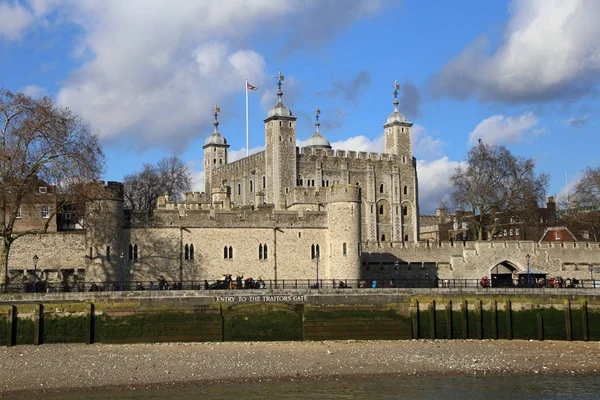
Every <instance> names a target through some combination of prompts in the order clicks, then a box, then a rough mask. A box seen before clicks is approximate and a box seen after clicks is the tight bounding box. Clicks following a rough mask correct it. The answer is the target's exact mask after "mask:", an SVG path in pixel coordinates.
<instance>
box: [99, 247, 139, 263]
mask: <svg viewBox="0 0 600 400" xmlns="http://www.w3.org/2000/svg"><path fill="white" fill-rule="evenodd" d="M91 256H92V248H91V247H90V257H91ZM129 261H133V245H129Z"/></svg>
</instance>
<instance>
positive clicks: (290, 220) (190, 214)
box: [134, 205, 327, 229]
mask: <svg viewBox="0 0 600 400" xmlns="http://www.w3.org/2000/svg"><path fill="white" fill-rule="evenodd" d="M326 217H327V213H326V212H325V211H276V210H274V207H272V206H271V207H269V206H268V205H267V206H259V207H255V206H240V207H233V208H231V209H218V208H211V209H204V208H203V209H192V210H189V209H181V208H180V209H175V210H174V209H161V210H157V211H156V212H155V213H154V216H153V218H152V219H151V220H150V221H143V222H142V223H143V226H144V227H147V226H151V227H153V228H164V227H178V226H181V227H187V228H218V227H221V228H224V227H235V228H265V227H266V228H268V227H273V226H278V227H298V228H300V227H314V228H319V229H320V228H325V227H326V224H325V221H326ZM134 225H135V223H134ZM134 227H135V226H134Z"/></svg>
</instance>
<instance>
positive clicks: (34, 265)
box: [33, 254, 39, 293]
mask: <svg viewBox="0 0 600 400" xmlns="http://www.w3.org/2000/svg"><path fill="white" fill-rule="evenodd" d="M38 260H39V258H38V256H37V254H36V255H34V256H33V293H35V292H36V287H35V286H36V280H37V263H38Z"/></svg>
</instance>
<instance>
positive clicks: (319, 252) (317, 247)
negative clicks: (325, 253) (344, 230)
mask: <svg viewBox="0 0 600 400" xmlns="http://www.w3.org/2000/svg"><path fill="white" fill-rule="evenodd" d="M315 250H316V251H317V254H315V256H316V257H317V258H319V257H321V251H320V250H319V245H317V246H316V247H315Z"/></svg>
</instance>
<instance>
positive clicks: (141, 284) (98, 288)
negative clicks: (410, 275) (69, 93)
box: [0, 278, 600, 293]
mask: <svg viewBox="0 0 600 400" xmlns="http://www.w3.org/2000/svg"><path fill="white" fill-rule="evenodd" d="M415 288H422V289H426V288H430V289H434V288H435V289H437V288H445V289H467V288H470V289H477V288H479V289H482V290H485V289H489V288H502V289H527V288H529V289H549V288H563V289H600V280H591V279H587V280H585V279H565V280H560V281H552V280H543V281H540V280H530V281H529V284H528V282H527V281H526V280H520V281H518V282H515V283H513V282H502V283H500V282H490V281H487V282H482V280H480V279H435V278H434V279H425V278H424V279H381V280H373V279H319V280H318V281H316V280H315V279H282V280H277V281H275V280H262V279H261V280H252V279H244V280H239V279H238V280H236V279H221V280H204V281H183V282H173V281H172V282H167V281H158V282H157V281H125V282H121V281H108V282H75V283H72V282H71V283H64V282H45V281H38V282H36V285H35V288H34V285H33V283H31V282H23V283H10V284H4V285H0V293H67V292H119V291H125V292H132V291H147V290H151V291H154V290H261V289H263V290H273V289H302V290H318V289H415Z"/></svg>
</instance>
